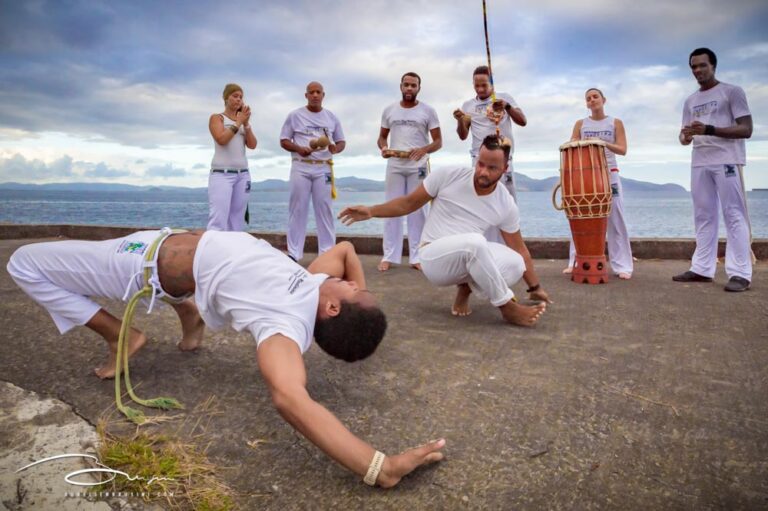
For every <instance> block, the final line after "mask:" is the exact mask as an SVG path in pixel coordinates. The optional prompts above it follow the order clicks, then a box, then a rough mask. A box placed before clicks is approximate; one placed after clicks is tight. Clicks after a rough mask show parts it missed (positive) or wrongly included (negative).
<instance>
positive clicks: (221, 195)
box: [207, 172, 251, 231]
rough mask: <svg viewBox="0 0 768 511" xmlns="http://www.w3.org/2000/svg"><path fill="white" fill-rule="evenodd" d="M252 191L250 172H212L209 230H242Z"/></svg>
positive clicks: (209, 190) (210, 177)
mask: <svg viewBox="0 0 768 511" xmlns="http://www.w3.org/2000/svg"><path fill="white" fill-rule="evenodd" d="M250 192H251V173H250V172H241V173H239V174H226V173H221V172H211V175H210V176H208V227H207V228H208V230H211V231H242V230H243V229H244V228H245V208H246V207H247V206H248V197H249V194H250Z"/></svg>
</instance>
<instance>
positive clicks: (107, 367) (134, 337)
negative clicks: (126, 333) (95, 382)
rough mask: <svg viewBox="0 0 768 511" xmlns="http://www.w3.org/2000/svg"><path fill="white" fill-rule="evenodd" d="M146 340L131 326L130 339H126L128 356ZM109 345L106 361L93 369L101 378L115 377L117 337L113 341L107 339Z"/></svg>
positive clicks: (137, 349)
mask: <svg viewBox="0 0 768 511" xmlns="http://www.w3.org/2000/svg"><path fill="white" fill-rule="evenodd" d="M146 342H147V336H145V335H144V334H143V333H141V332H139V331H138V330H136V329H135V328H131V339H130V340H129V341H128V346H127V348H128V358H131V357H132V356H133V354H134V353H136V352H137V351H139V350H140V349H141V347H142V346H144V344H146ZM107 345H108V346H109V358H107V363H106V364H104V365H103V366H101V367H97V368H95V369H94V370H93V372H95V373H96V376H98V377H99V378H101V379H102V380H107V379H111V378H114V377H115V363H116V362H117V339H115V340H114V341H107Z"/></svg>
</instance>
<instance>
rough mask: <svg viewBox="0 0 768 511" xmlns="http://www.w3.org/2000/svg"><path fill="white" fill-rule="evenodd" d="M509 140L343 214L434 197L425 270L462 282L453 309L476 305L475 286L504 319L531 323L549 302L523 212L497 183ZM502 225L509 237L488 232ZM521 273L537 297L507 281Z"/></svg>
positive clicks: (390, 212)
mask: <svg viewBox="0 0 768 511" xmlns="http://www.w3.org/2000/svg"><path fill="white" fill-rule="evenodd" d="M509 151H510V147H509V145H505V144H502V143H501V141H500V140H499V138H498V137H497V136H495V135H491V136H488V137H486V138H485V139H484V140H483V143H482V146H481V148H480V152H479V153H478V157H477V161H476V163H475V168H474V170H473V169H469V168H450V169H438V170H435V171H434V172H432V173H431V174H430V175H429V176H428V177H427V178H426V179H425V180H424V182H423V183H422V184H421V185H419V187H418V188H417V189H416V190H415V191H414V192H412V193H410V194H408V195H406V196H404V197H398V198H397V199H393V200H391V201H389V202H386V203H384V204H379V205H376V206H372V207H366V206H352V207H349V208H346V209H345V210H344V211H342V212H341V214H340V215H339V218H340V219H341V220H342V222H344V223H345V224H346V225H350V224H352V223H354V222H359V221H362V220H368V219H369V218H373V217H379V218H389V217H398V216H403V215H407V214H408V213H411V212H412V211H415V210H417V209H418V208H420V207H422V206H423V205H424V204H426V203H427V202H429V201H430V200H432V206H431V208H430V211H429V216H428V217H427V222H426V225H425V226H424V231H423V232H422V235H421V248H420V254H421V266H422V271H423V272H424V275H425V276H426V277H427V279H429V281H430V282H432V283H433V284H435V285H438V286H449V285H456V286H458V289H457V293H456V299H455V301H454V304H453V307H452V310H451V312H452V314H453V315H457V316H466V315H468V314H470V313H471V309H470V307H469V297H470V294H471V293H472V292H475V293H476V294H478V295H481V296H483V297H484V298H487V299H488V300H489V301H490V302H491V304H493V305H494V306H496V307H498V308H499V310H500V311H501V314H502V316H503V317H504V319H505V320H506V321H508V322H510V323H512V324H515V325H520V326H533V325H534V324H535V323H536V321H538V319H539V318H540V317H541V315H542V314H543V313H544V311H545V309H546V304H547V303H548V302H550V300H549V296H548V295H547V293H546V292H545V291H544V289H542V287H541V283H540V282H539V278H538V276H537V275H536V271H535V269H534V267H533V260H532V259H531V255H530V253H529V252H528V248H527V247H526V246H525V242H524V241H523V237H522V235H521V233H520V215H519V213H518V209H517V205H516V204H515V201H514V199H513V198H512V196H511V195H510V194H509V193H507V191H506V190H504V189H503V188H501V187H499V186H497V185H498V183H499V180H500V179H501V178H502V177H503V176H504V173H505V172H506V170H507V168H508V160H509ZM490 227H498V228H499V229H500V230H501V234H502V237H503V240H504V243H505V244H504V245H502V244H500V243H495V242H489V241H487V240H486V239H485V238H484V237H483V233H484V232H485V231H486V230H487V229H488V228H490ZM520 278H523V279H524V280H525V281H526V283H527V284H528V286H529V287H528V290H527V292H528V293H529V297H530V299H532V300H536V301H539V302H540V303H537V304H536V305H530V306H529V305H521V304H519V303H517V300H515V298H514V293H513V292H512V290H511V289H510V287H511V286H512V285H514V284H515V283H516V282H517V281H518V280H520Z"/></svg>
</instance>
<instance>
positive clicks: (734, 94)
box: [728, 86, 752, 119]
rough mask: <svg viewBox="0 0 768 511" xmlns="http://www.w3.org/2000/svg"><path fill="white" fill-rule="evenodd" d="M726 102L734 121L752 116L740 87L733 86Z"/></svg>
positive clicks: (745, 96)
mask: <svg viewBox="0 0 768 511" xmlns="http://www.w3.org/2000/svg"><path fill="white" fill-rule="evenodd" d="M728 100H729V101H730V103H731V113H732V114H733V118H734V119H738V118H739V117H745V116H747V115H752V114H751V113H750V111H749V105H748V104H747V95H746V94H744V89H742V88H741V87H736V86H734V87H733V88H732V89H731V90H730V93H729V94H728Z"/></svg>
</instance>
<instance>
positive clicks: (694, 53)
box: [688, 48, 717, 68]
mask: <svg viewBox="0 0 768 511" xmlns="http://www.w3.org/2000/svg"><path fill="white" fill-rule="evenodd" d="M697 55H706V56H707V57H709V63H710V64H712V67H715V68H716V67H717V55H715V52H713V51H712V50H710V49H709V48H696V49H695V50H693V51H692V52H691V54H690V55H689V56H688V66H689V67H690V65H691V59H692V58H693V57H695V56H697Z"/></svg>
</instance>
